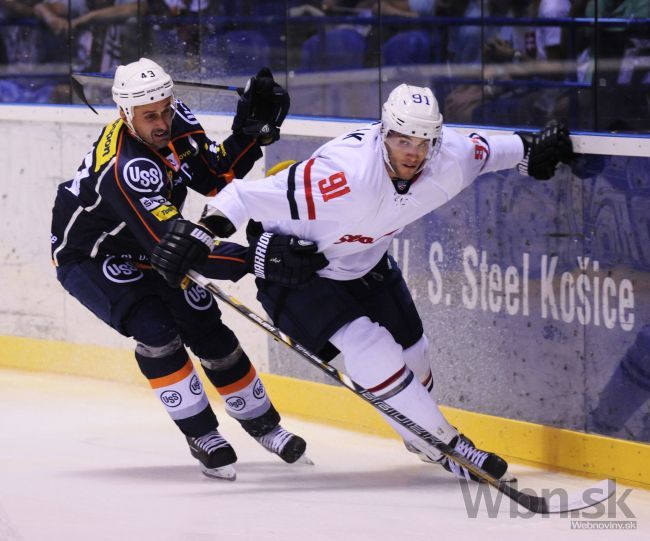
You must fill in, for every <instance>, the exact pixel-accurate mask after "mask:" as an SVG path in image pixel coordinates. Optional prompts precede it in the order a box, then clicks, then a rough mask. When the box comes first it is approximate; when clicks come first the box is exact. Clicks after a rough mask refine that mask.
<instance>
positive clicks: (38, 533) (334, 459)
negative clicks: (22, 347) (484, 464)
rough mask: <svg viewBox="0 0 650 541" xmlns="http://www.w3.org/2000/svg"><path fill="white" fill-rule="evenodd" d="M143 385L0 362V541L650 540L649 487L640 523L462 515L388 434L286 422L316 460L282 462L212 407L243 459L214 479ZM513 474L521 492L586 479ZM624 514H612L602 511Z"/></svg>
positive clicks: (518, 470) (441, 475)
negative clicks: (614, 525) (580, 524)
mask: <svg viewBox="0 0 650 541" xmlns="http://www.w3.org/2000/svg"><path fill="white" fill-rule="evenodd" d="M145 385H146V384H144V383H143V386H142V387H139V386H128V385H122V384H117V383H110V382H103V381H95V380H90V379H82V378H76V377H66V376H56V375H49V374H29V373H21V372H14V371H8V370H0V390H1V391H0V412H2V413H1V414H0V442H1V445H0V541H18V540H20V541H81V540H83V541H104V540H106V541H108V540H110V541H116V540H120V541H131V540H133V541H136V540H137V541H149V540H155V541H181V540H183V541H208V540H219V541H221V540H227V541H230V540H247V541H249V540H255V541H266V540H283V541H293V540H300V541H303V540H306V541H320V540H327V541H348V540H350V541H362V540H373V541H383V540H407V541H416V540H431V541H433V540H436V541H438V540H445V539H452V540H454V541H461V540H466V539H472V540H476V541H488V540H497V539H498V540H509V539H513V540H514V539H516V540H517V541H522V540H531V539H532V540H535V539H540V540H541V539H544V540H547V539H552V540H553V541H560V540H563V539H567V540H579V539H607V540H611V539H619V538H620V539H622V540H626V541H627V540H629V541H631V540H633V539H648V538H649V537H648V534H649V532H650V492H647V491H643V490H641V489H633V490H632V493H631V494H630V495H629V496H628V497H627V498H626V499H625V503H626V504H627V506H628V507H629V508H630V510H631V511H632V512H633V514H634V515H635V518H634V519H633V520H635V521H636V527H637V529H636V530H626V531H608V532H602V531H599V532H594V531H592V530H590V531H577V530H572V529H571V518H569V517H561V516H546V517H542V516H536V517H532V518H530V517H529V518H522V517H512V516H511V508H510V505H509V503H508V500H506V499H505V498H503V500H502V502H501V506H500V508H499V512H498V514H497V516H496V517H494V518H490V517H489V516H488V513H487V511H486V510H485V507H484V506H483V507H482V509H481V510H480V511H479V512H478V517H476V518H469V517H468V511H467V510H466V506H465V500H464V498H463V493H462V491H461V489H460V488H459V485H458V483H457V482H456V481H455V480H453V479H452V478H451V477H450V475H449V474H448V473H447V472H445V471H444V470H442V469H441V468H439V467H437V466H432V465H427V464H423V463H421V462H420V461H419V460H418V459H417V458H416V457H415V456H414V455H411V454H409V453H408V452H406V451H405V450H404V448H403V446H402V445H401V444H400V443H399V442H398V441H397V440H388V439H383V438H376V437H372V436H366V435H360V434H356V433H352V432H347V431H343V430H338V429H333V428H331V427H326V426H320V425H317V424H310V423H306V422H303V421H300V420H297V419H295V418H285V419H284V420H283V425H284V426H285V427H286V428H288V429H290V430H292V431H295V432H297V433H299V434H301V435H302V436H303V437H305V439H307V441H308V454H309V456H310V457H311V458H312V460H313V461H314V462H315V465H314V466H307V465H301V464H294V465H287V464H284V463H283V462H282V461H280V459H278V458H277V457H275V456H274V455H271V454H270V453H268V452H267V451H265V450H264V449H263V448H262V447H261V446H260V445H259V444H258V443H256V442H255V441H254V440H253V439H252V438H250V437H249V436H247V435H246V434H245V433H244V432H243V430H241V428H240V427H239V426H238V425H237V423H235V422H234V421H232V420H231V419H230V418H228V417H227V416H226V415H225V414H224V412H223V409H222V407H221V405H220V404H217V405H216V408H215V409H216V410H217V414H218V416H219V419H220V421H221V431H222V433H223V434H224V435H225V436H226V437H227V438H228V439H229V440H230V442H231V443H232V444H233V445H234V447H235V449H236V450H237V453H238V456H239V461H238V463H237V464H236V468H237V481H235V482H234V483H232V482H225V481H215V480H211V479H208V478H206V477H203V476H202V475H201V473H200V470H199V467H198V465H197V463H196V462H195V460H194V459H193V458H192V457H191V456H190V453H189V450H188V448H187V445H186V443H185V439H184V438H183V437H182V436H181V435H180V433H178V432H177V430H176V428H175V427H174V425H173V424H172V422H171V421H170V420H169V419H168V418H167V415H166V413H165V411H164V410H163V408H162V407H161V406H160V405H159V404H158V403H157V400H156V399H155V397H154V395H153V393H152V392H151V391H150V390H149V389H148V388H147V387H146V386H145ZM512 469H513V471H514V473H515V474H516V475H517V476H518V477H519V479H520V483H519V488H520V489H521V488H524V487H530V488H532V489H535V490H538V491H539V490H540V489H541V488H543V487H546V488H553V487H562V488H565V489H567V490H569V491H572V490H575V489H580V488H582V487H586V486H587V485H589V484H591V483H592V482H593V481H590V480H588V479H582V478H576V477H571V476H568V475H564V474H559V473H552V472H545V471H540V470H535V469H532V468H530V467H526V466H521V465H514V466H513V467H512ZM624 489H625V487H622V486H619V487H618V495H619V497H620V496H621V495H622V493H623V491H624ZM538 493H539V492H538ZM491 494H492V497H493V498H496V493H495V492H494V491H493V492H491ZM583 518H584V517H583ZM602 518H604V519H607V517H602ZM624 519H626V517H625V516H623V515H622V513H621V511H620V510H618V511H617V515H616V517H611V519H610V520H624ZM590 520H591V521H593V520H594V519H593V518H592V519H590Z"/></svg>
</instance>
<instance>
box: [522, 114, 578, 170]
mask: <svg viewBox="0 0 650 541" xmlns="http://www.w3.org/2000/svg"><path fill="white" fill-rule="evenodd" d="M515 133H516V134H517V135H518V136H519V137H521V140H522V141H523V142H524V159H523V160H522V161H521V162H519V164H517V170H518V171H519V172H520V173H522V174H524V175H529V176H531V177H533V178H535V179H537V180H548V179H550V178H551V177H552V176H553V175H554V174H555V167H556V166H557V164H558V163H559V162H564V163H569V162H570V161H571V160H572V159H573V144H572V143H571V138H570V137H569V130H568V129H567V128H566V126H564V125H563V124H561V123H559V122H557V121H555V120H552V121H551V122H549V123H548V124H546V126H544V128H543V129H542V130H541V131H540V132H539V133H536V134H533V133H527V132H515Z"/></svg>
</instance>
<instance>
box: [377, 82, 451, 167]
mask: <svg viewBox="0 0 650 541" xmlns="http://www.w3.org/2000/svg"><path fill="white" fill-rule="evenodd" d="M389 132H397V133H401V134H404V135H410V136H413V137H421V138H423V139H428V140H429V141H430V142H431V147H430V149H429V152H428V153H427V156H426V158H425V160H424V161H423V162H422V165H421V167H420V169H419V170H418V171H421V170H422V169H423V168H424V165H425V163H426V162H427V161H428V160H430V159H431V158H432V157H433V155H434V154H435V153H437V151H438V149H439V148H440V143H441V142H442V137H441V136H442V115H441V114H440V109H439V107H438V100H436V98H435V96H434V95H433V92H431V89H430V88H426V87H421V86H411V85H407V84H401V85H399V86H398V87H397V88H394V89H393V91H392V92H391V93H390V94H389V96H388V99H387V100H386V102H385V103H384V105H383V107H382V113H381V134H382V142H383V143H384V145H383V153H384V161H385V162H386V164H388V166H389V167H391V169H392V166H391V164H390V160H389V157H388V151H387V149H386V137H387V136H388V134H389Z"/></svg>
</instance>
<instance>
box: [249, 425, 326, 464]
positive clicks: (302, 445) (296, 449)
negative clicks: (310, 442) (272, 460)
mask: <svg viewBox="0 0 650 541" xmlns="http://www.w3.org/2000/svg"><path fill="white" fill-rule="evenodd" d="M255 439H256V440H257V441H258V442H259V443H260V445H261V446H262V447H264V449H266V450H267V451H269V452H270V453H273V454H275V455H278V456H279V457H280V458H281V459H282V460H284V461H285V462H287V463H289V464H293V463H294V462H301V463H303V464H313V462H312V461H311V460H310V459H309V458H307V456H306V455H305V449H306V448H307V443H306V442H305V440H303V439H302V438H301V437H300V436H296V435H295V434H292V433H291V432H289V431H287V430H285V429H284V428H282V427H281V426H280V425H278V426H276V427H275V428H274V429H273V430H271V431H270V432H269V433H267V434H264V436H260V437H259V438H255Z"/></svg>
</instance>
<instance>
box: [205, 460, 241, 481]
mask: <svg viewBox="0 0 650 541" xmlns="http://www.w3.org/2000/svg"><path fill="white" fill-rule="evenodd" d="M201 472H203V475H205V476H206V477H210V478H211V479H221V480H223V481H234V480H235V479H237V471H236V470H235V468H234V467H233V466H231V465H230V464H228V465H227V466H221V467H220V468H206V467H205V466H201Z"/></svg>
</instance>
